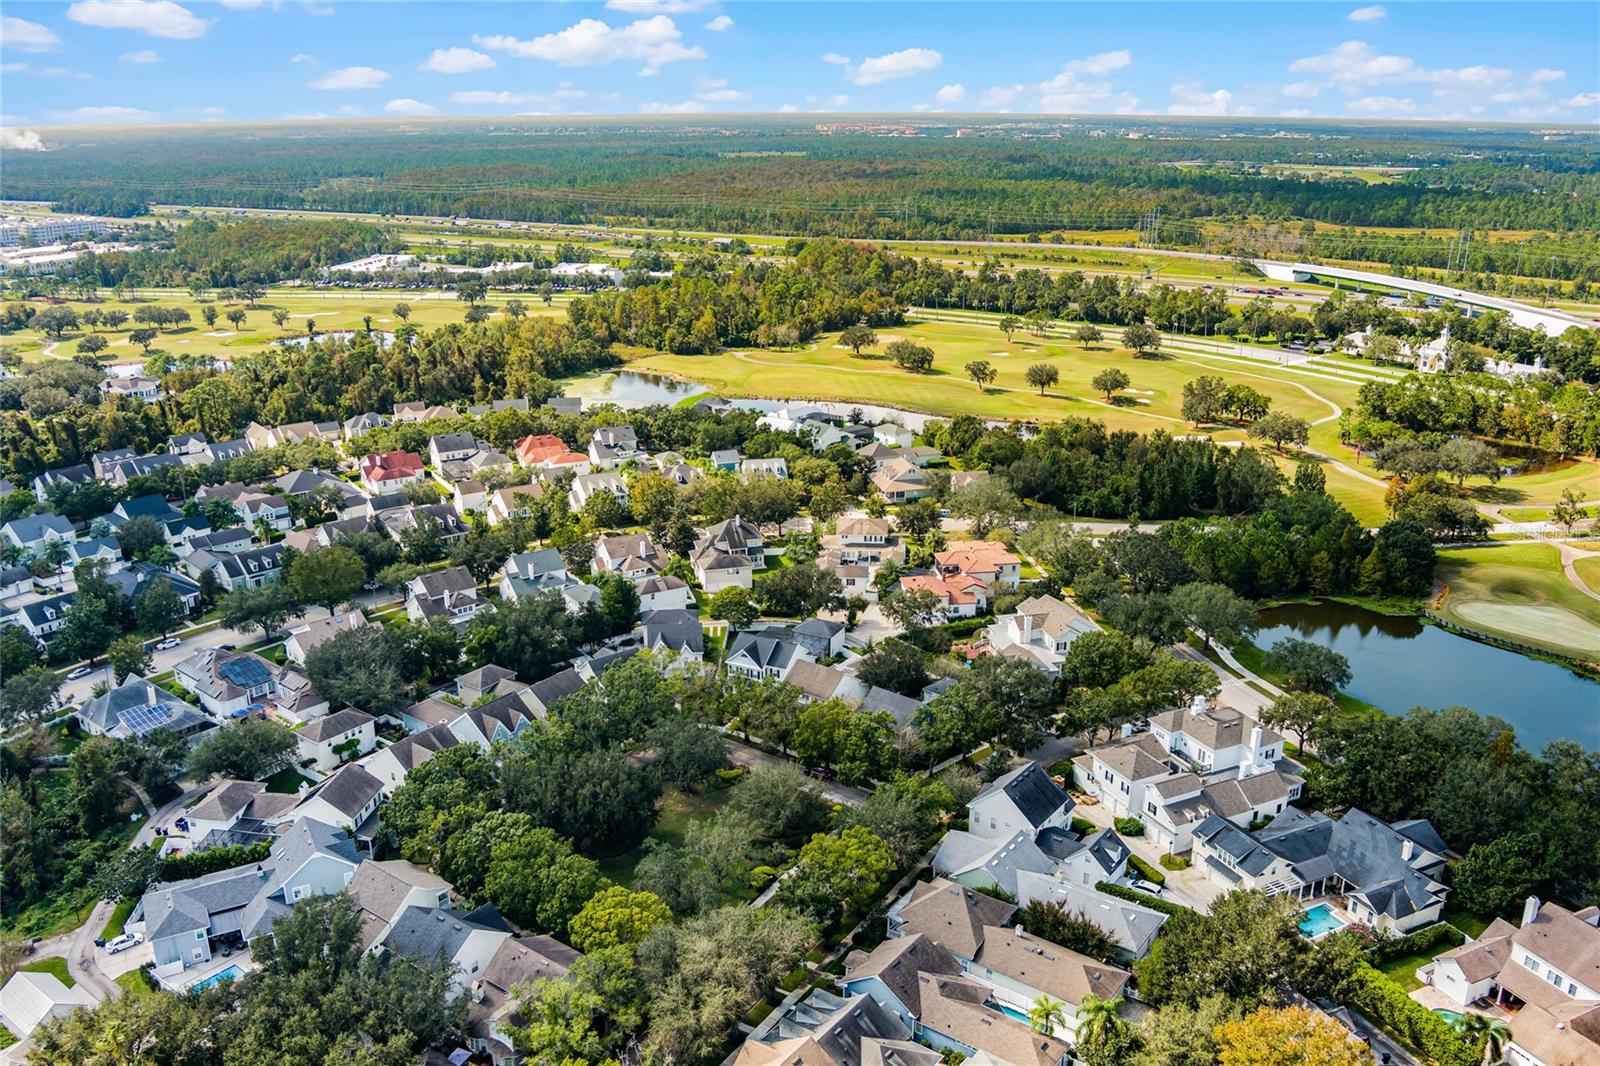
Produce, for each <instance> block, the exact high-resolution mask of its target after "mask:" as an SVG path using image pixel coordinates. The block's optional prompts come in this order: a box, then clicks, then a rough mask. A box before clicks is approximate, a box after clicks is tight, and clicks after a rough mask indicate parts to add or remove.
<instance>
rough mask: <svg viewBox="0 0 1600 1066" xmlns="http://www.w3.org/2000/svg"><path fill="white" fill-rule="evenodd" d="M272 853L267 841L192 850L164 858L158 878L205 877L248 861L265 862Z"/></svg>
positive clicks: (183, 879) (181, 879) (168, 879)
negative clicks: (185, 853) (184, 853)
mask: <svg viewBox="0 0 1600 1066" xmlns="http://www.w3.org/2000/svg"><path fill="white" fill-rule="evenodd" d="M271 854H272V845H271V844H267V843H261V844H233V845H230V846H229V847H225V848H212V849H211V850H209V851H191V852H190V853H188V854H187V855H174V856H172V857H171V858H169V859H165V860H163V861H162V863H161V872H160V874H158V875H157V878H158V880H161V881H187V880H188V879H189V878H191V877H204V876H205V875H206V874H212V873H216V872H217V871H218V870H227V869H230V868H232V867H234V866H243V865H245V864H246V863H252V862H265V861H266V860H267V858H268V856H270V855H271Z"/></svg>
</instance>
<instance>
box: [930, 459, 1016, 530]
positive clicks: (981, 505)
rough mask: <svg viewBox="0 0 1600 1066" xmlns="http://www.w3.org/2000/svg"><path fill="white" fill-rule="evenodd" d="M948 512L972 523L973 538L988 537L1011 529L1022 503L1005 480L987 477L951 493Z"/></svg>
mask: <svg viewBox="0 0 1600 1066" xmlns="http://www.w3.org/2000/svg"><path fill="white" fill-rule="evenodd" d="M948 502H949V507H950V513H951V514H952V515H954V516H955V517H956V518H964V519H966V520H967V521H969V522H971V523H972V535H973V536H974V537H980V538H982V537H987V536H988V535H989V534H990V533H993V532H994V531H995V530H997V529H1010V528H1011V527H1012V526H1013V525H1014V524H1015V523H1016V521H1017V518H1018V516H1019V515H1020V514H1021V513H1022V503H1021V502H1020V501H1019V500H1018V499H1017V495H1016V493H1015V492H1013V491H1012V490H1011V486H1010V485H1009V484H1007V483H1006V481H1005V479H1004V478H1001V477H997V476H995V475H994V474H990V475H989V476H988V477H982V478H978V479H977V480H976V481H971V482H968V483H967V484H965V485H963V486H961V487H960V488H959V489H956V490H955V491H954V492H952V493H951V494H950V499H949V501H948Z"/></svg>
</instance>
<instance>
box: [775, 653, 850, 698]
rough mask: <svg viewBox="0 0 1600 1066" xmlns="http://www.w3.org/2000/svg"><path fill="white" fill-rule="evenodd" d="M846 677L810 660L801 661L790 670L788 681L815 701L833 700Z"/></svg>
mask: <svg viewBox="0 0 1600 1066" xmlns="http://www.w3.org/2000/svg"><path fill="white" fill-rule="evenodd" d="M844 679H845V675H844V674H843V673H842V672H840V671H838V670H835V669H833V668H832V667H828V666H820V665H818V664H817V663H814V662H811V661H810V660H808V659H801V660H799V661H798V662H796V663H795V664H794V665H793V666H792V667H790V668H789V676H788V678H786V680H787V681H788V682H789V684H791V685H793V686H794V687H795V688H798V689H799V690H800V691H801V692H804V693H805V694H806V695H807V696H810V697H812V698H813V699H819V700H826V699H831V698H832V696H833V694H834V693H835V692H837V691H838V690H839V685H840V683H841V682H843V681H844Z"/></svg>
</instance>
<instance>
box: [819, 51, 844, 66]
mask: <svg viewBox="0 0 1600 1066" xmlns="http://www.w3.org/2000/svg"><path fill="white" fill-rule="evenodd" d="M822 61H823V62H824V63H829V64H832V65H833V66H836V67H848V66H849V65H850V57H849V56H842V55H840V54H839V53H838V52H824V53H822Z"/></svg>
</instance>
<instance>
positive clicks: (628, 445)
mask: <svg viewBox="0 0 1600 1066" xmlns="http://www.w3.org/2000/svg"><path fill="white" fill-rule="evenodd" d="M644 454H645V453H644V449H642V448H640V447H639V435H638V434H637V433H635V432H634V429H633V427H632V426H605V427H602V428H600V429H597V430H595V431H594V436H592V437H590V438H589V462H590V463H592V464H593V465H594V468H595V469H596V470H613V469H615V468H616V467H618V466H621V465H622V464H623V463H628V462H632V461H633V460H635V459H642V458H644Z"/></svg>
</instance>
